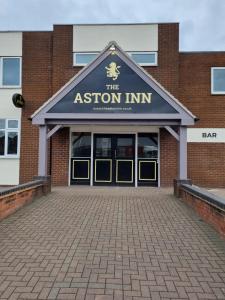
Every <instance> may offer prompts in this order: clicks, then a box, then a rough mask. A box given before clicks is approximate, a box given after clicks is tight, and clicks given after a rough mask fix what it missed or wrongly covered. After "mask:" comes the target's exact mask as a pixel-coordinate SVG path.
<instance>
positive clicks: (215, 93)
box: [211, 67, 225, 95]
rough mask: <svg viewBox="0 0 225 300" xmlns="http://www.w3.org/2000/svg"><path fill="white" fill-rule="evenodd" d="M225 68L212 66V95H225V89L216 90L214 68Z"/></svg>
mask: <svg viewBox="0 0 225 300" xmlns="http://www.w3.org/2000/svg"><path fill="white" fill-rule="evenodd" d="M222 69H224V70H225V67H211V94H212V95H225V90H224V91H214V80H213V78H214V70H222Z"/></svg>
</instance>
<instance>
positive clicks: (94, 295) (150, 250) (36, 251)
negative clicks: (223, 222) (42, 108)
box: [0, 187, 225, 300]
mask: <svg viewBox="0 0 225 300" xmlns="http://www.w3.org/2000/svg"><path fill="white" fill-rule="evenodd" d="M12 221H13V222H12ZM0 240H1V243H0V299H11V300H14V299H29V300H31V299H42V300H46V299H52V300H53V299H54V300H55V299H68V300H69V299H76V300H96V299H99V300H101V299H105V300H108V299H109V300H110V299H113V300H142V299H143V300H144V299H160V300H161V299H191V300H194V299H197V300H199V299H222V300H224V299H225V276H224V274H225V241H224V240H222V239H221V238H220V237H219V236H218V234H217V233H216V232H215V231H214V230H213V229H212V228H211V227H210V226H209V225H207V224H205V223H204V222H199V221H198V218H197V217H196V215H195V213H194V212H193V211H192V210H191V209H189V208H188V207H187V206H186V205H185V204H184V203H182V202H179V201H177V200H176V199H175V198H174V197H173V196H172V195H171V190H170V189H156V188H138V189H135V188H121V189H117V188H92V189H91V188H89V187H85V188H84V187H70V188H55V189H53V193H52V194H50V195H48V196H47V197H43V198H40V199H38V200H36V201H35V202H33V203H31V204H30V205H29V206H26V207H24V208H22V209H21V210H20V211H18V212H17V213H15V214H14V215H12V216H10V217H9V218H7V219H5V220H3V221H2V222H1V223H0ZM26 249H27V250H26ZM27 253H29V255H28V254H27ZM9 261H10V262H9ZM1 268H3V269H1ZM37 274H39V275H40V276H37Z"/></svg>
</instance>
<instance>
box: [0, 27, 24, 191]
mask: <svg viewBox="0 0 225 300" xmlns="http://www.w3.org/2000/svg"><path fill="white" fill-rule="evenodd" d="M2 56H3V57H4V56H17V57H18V56H19V57H21V56H22V32H0V57H2ZM14 93H22V89H21V88H19V89H18V88H2V87H1V88H0V119H14V118H15V119H18V120H19V123H20V121H21V109H19V108H16V107H15V106H14V105H13V104H12V95H13V94H14ZM19 164H20V159H19V155H18V158H8V157H0V185H16V184H18V183H19Z"/></svg>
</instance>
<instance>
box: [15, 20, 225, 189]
mask: <svg viewBox="0 0 225 300" xmlns="http://www.w3.org/2000/svg"><path fill="white" fill-rule="evenodd" d="M22 95H23V98H24V99H25V106H24V107H23V108H22V117H21V149H20V182H26V181H28V180H31V179H32V178H33V177H34V176H35V175H37V174H39V175H40V176H45V175H47V174H50V175H51V177H52V182H53V184H54V185H70V184H88V185H122V186H123V185H133V186H140V185H156V186H168V185H172V183H173V180H174V179H175V178H177V179H179V180H188V179H191V180H192V182H193V183H194V184H197V185H201V186H210V187H223V186H224V185H225V118H224V116H225V114H224V113H225V53H224V52H179V24H176V23H171V24H134V25H55V26H54V28H53V31H51V32H23V34H22ZM38 127H39V130H38ZM44 152H46V153H48V155H45V154H44Z"/></svg>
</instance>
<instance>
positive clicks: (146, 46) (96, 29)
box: [73, 24, 158, 52]
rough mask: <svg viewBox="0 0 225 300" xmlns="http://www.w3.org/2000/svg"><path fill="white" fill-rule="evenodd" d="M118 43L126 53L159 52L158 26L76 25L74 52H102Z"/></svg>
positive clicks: (74, 28) (74, 27)
mask: <svg viewBox="0 0 225 300" xmlns="http://www.w3.org/2000/svg"><path fill="white" fill-rule="evenodd" d="M111 41H116V42H117V44H118V45H119V46H120V47H121V48H122V49H123V50H124V51H158V24H143V25H142V24H137V25H74V26H73V51H74V52H82V51H84V52H88V51H102V50H103V49H104V48H105V47H106V46H107V45H108V43H109V42H111Z"/></svg>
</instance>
